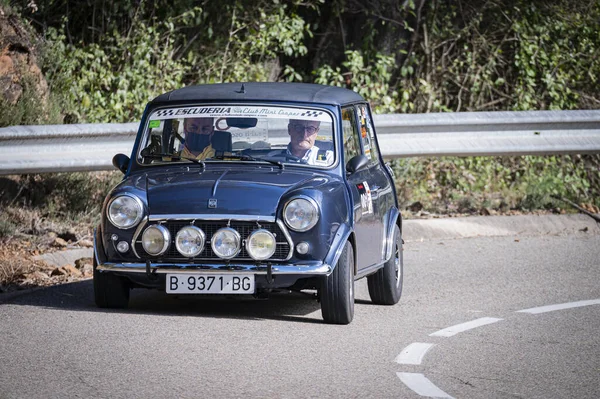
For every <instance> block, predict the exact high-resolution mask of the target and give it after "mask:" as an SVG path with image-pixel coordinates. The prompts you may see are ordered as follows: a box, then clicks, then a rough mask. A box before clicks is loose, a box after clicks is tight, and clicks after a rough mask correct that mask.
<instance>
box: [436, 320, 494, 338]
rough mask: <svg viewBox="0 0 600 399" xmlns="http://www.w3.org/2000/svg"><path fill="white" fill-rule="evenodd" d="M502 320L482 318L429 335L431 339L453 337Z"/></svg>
mask: <svg viewBox="0 0 600 399" xmlns="http://www.w3.org/2000/svg"><path fill="white" fill-rule="evenodd" d="M500 320H502V319H496V318H494V317H482V318H480V319H475V320H473V321H468V322H466V323H462V324H457V325H455V326H452V327H448V328H444V329H443V330H439V331H436V332H434V333H432V334H429V336H430V337H451V336H453V335H456V334H458V333H461V332H464V331H467V330H470V329H472V328H477V327H481V326H485V325H488V324H492V323H496V322H497V321H500Z"/></svg>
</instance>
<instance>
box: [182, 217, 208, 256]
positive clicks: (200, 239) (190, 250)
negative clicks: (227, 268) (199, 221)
mask: <svg viewBox="0 0 600 399" xmlns="http://www.w3.org/2000/svg"><path fill="white" fill-rule="evenodd" d="M205 243H206V234H204V232H203V231H202V229H200V228H199V227H196V226H193V225H190V226H185V227H182V228H181V230H179V231H178V232H177V235H176V236H175V247H176V248H177V251H178V252H179V253H180V254H181V255H183V256H185V257H187V258H193V257H195V256H198V255H199V254H200V253H201V252H202V251H203V250H204V244H205Z"/></svg>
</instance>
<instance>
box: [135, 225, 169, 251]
mask: <svg viewBox="0 0 600 399" xmlns="http://www.w3.org/2000/svg"><path fill="white" fill-rule="evenodd" d="M170 242H171V233H169V230H167V228H166V227H164V226H162V225H160V224H155V225H152V226H150V227H148V228H147V229H146V230H144V234H142V246H143V247H144V250H145V251H146V252H148V253H149V254H150V255H152V256H158V255H162V254H164V253H165V252H166V251H167V249H169V243H170Z"/></svg>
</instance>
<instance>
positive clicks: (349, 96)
mask: <svg viewBox="0 0 600 399" xmlns="http://www.w3.org/2000/svg"><path fill="white" fill-rule="evenodd" d="M242 87H243V89H242ZM172 101H173V102H175V101H291V102H309V103H320V104H332V105H344V104H348V103H354V102H357V101H364V99H363V98H362V96H361V95H360V94H358V93H356V92H354V91H352V90H348V89H343V88H341V87H335V86H324V85H317V84H309V83H275V82H245V83H219V84H209V85H199V86H188V87H184V88H182V89H178V90H173V91H170V92H167V93H164V94H161V95H160V96H158V97H156V98H155V99H154V100H152V102H151V103H153V104H154V103H168V102H172Z"/></svg>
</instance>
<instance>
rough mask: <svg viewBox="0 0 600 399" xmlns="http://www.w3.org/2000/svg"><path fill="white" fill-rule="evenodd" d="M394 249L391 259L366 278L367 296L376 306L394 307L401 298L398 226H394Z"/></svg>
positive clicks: (401, 270)
mask: <svg viewBox="0 0 600 399" xmlns="http://www.w3.org/2000/svg"><path fill="white" fill-rule="evenodd" d="M392 240H393V241H392V243H394V249H393V250H392V257H391V258H390V259H389V260H388V261H387V262H386V263H385V265H384V266H383V268H381V269H379V271H377V273H375V274H372V275H370V276H368V277H367V285H368V286H369V296H370V297H371V301H373V303H375V304H378V305H395V304H396V303H398V301H399V300H400V297H401V296H402V280H403V279H404V271H403V268H404V262H403V257H402V237H401V235H400V229H399V228H398V226H394V236H393V238H392Z"/></svg>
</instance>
